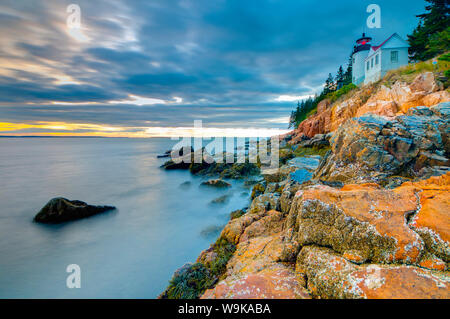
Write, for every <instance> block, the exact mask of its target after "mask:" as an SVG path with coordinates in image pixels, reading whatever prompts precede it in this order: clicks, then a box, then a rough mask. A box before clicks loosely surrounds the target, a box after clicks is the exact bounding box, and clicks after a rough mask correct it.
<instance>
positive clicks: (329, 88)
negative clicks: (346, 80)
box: [323, 73, 335, 95]
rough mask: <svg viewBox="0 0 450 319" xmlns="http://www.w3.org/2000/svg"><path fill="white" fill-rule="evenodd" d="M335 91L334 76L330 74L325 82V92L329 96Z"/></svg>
mask: <svg viewBox="0 0 450 319" xmlns="http://www.w3.org/2000/svg"><path fill="white" fill-rule="evenodd" d="M333 91H335V85H334V79H333V75H331V73H330V74H328V79H327V80H326V81H325V88H324V90H323V92H324V94H325V95H326V94H328V93H331V92H333Z"/></svg>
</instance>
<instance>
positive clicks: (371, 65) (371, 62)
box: [370, 58, 373, 68]
mask: <svg viewBox="0 0 450 319" xmlns="http://www.w3.org/2000/svg"><path fill="white" fill-rule="evenodd" d="M370 67H371V68H373V58H372V59H371V60H370Z"/></svg>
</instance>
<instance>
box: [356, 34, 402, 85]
mask: <svg viewBox="0 0 450 319" xmlns="http://www.w3.org/2000/svg"><path fill="white" fill-rule="evenodd" d="M371 41H372V38H370V37H366V35H365V34H364V33H363V36H362V38H360V39H358V40H357V41H356V44H357V45H356V46H355V47H354V49H353V54H352V59H353V60H352V62H353V74H352V76H353V81H352V82H353V83H354V84H356V85H361V84H363V83H364V84H369V83H373V82H376V81H378V80H380V79H381V78H382V77H383V76H384V75H385V74H386V73H387V72H388V71H389V70H392V69H397V68H399V67H401V66H404V65H407V64H408V48H409V45H408V43H407V42H406V41H405V40H403V39H402V38H401V37H400V36H399V35H398V34H397V33H394V34H393V35H391V36H390V37H389V38H388V39H387V40H386V41H384V42H383V43H382V44H380V45H378V46H372V45H371V44H370V42H371Z"/></svg>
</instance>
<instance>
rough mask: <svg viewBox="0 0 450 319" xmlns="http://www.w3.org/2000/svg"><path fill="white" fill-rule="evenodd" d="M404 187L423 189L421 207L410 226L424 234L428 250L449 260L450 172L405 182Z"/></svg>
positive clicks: (446, 260)
mask: <svg viewBox="0 0 450 319" xmlns="http://www.w3.org/2000/svg"><path fill="white" fill-rule="evenodd" d="M403 187H404V188H416V189H419V190H421V192H420V193H419V198H420V205H421V207H420V210H419V212H418V213H417V214H416V215H415V216H414V218H413V220H412V222H411V223H410V226H411V227H412V228H413V229H414V230H415V231H416V232H418V233H419V234H420V235H421V236H422V238H423V239H424V241H425V244H426V246H427V249H428V250H430V251H431V252H432V253H434V254H435V255H436V256H438V257H440V258H442V259H443V260H444V261H445V262H449V261H450V247H449V243H450V172H449V173H447V174H446V175H443V176H440V177H432V178H430V179H428V180H425V181H421V182H418V183H405V184H404V185H403Z"/></svg>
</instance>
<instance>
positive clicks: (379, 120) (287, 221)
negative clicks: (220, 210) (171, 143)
mask: <svg viewBox="0 0 450 319" xmlns="http://www.w3.org/2000/svg"><path fill="white" fill-rule="evenodd" d="M442 89H443V88H442V85H441V84H440V83H439V82H437V81H436V80H435V79H434V75H433V74H432V73H425V74H422V75H421V76H418V77H416V79H415V80H414V81H413V82H412V84H410V85H407V84H405V83H401V82H397V83H395V84H394V85H393V86H392V87H390V88H388V87H387V86H379V87H376V86H375V85H372V86H367V87H363V88H362V89H360V90H359V91H358V92H356V93H354V94H353V95H352V96H350V97H348V98H347V99H346V100H345V101H341V102H339V103H337V104H335V105H332V104H331V103H329V101H322V102H321V104H319V107H318V112H317V115H315V116H313V117H312V118H310V119H308V120H307V121H305V122H303V123H302V124H301V125H300V127H299V129H298V130H297V131H296V132H294V133H293V134H287V135H285V136H283V137H280V139H281V141H282V144H281V145H285V148H284V149H283V152H282V154H283V156H282V157H283V160H282V161H281V160H280V168H279V169H269V170H263V172H262V173H263V174H262V175H263V178H264V179H263V180H258V181H255V182H254V183H251V184H249V185H254V186H253V190H252V202H251V204H250V206H249V208H248V209H245V210H242V211H239V212H235V213H233V214H232V219H231V220H230V221H229V222H228V224H227V225H226V226H225V228H224V229H223V231H222V233H221V235H220V236H219V239H218V242H219V243H222V244H220V245H219V246H217V245H218V244H217V242H216V244H214V245H213V246H211V248H209V249H208V250H205V251H204V252H202V254H201V255H200V257H199V258H198V260H197V263H198V264H200V265H199V266H198V267H200V268H201V267H206V268H208V267H210V266H209V265H212V264H216V263H219V264H220V272H217V271H216V272H214V276H212V277H211V276H210V277H208V278H209V279H208V280H207V281H206V282H207V283H208V284H207V285H205V284H202V285H201V286H202V287H203V289H202V290H201V291H200V292H198V291H197V292H198V295H199V296H200V297H201V298H205V299H209V298H283V299H288V298H296V299H298V298H371V299H372V298H375V299H377V298H388V299H396V298H402V299H405V298H412V299H417V298H419V299H420V298H440V299H448V298H450V271H449V263H450V160H449V158H450V142H449V141H450V102H448V100H449V96H448V92H447V91H443V90H442ZM446 101H447V102H446ZM328 132H333V133H332V134H329V135H328V134H327V133H328ZM321 134H327V135H321ZM328 143H330V145H331V149H330V150H329V151H328V149H329V148H328V147H327V144H328ZM289 145H292V146H291V147H290V148H289ZM315 147H325V148H324V151H325V152H328V153H326V155H325V156H324V157H323V158H320V156H319V157H316V156H305V155H309V154H311V152H312V151H315V150H314V148H315ZM305 150H307V151H305ZM325 152H323V153H320V155H323V154H324V153H325ZM316 154H318V152H317V153H316ZM293 156H298V157H294V158H292V157H293ZM280 158H281V157H280ZM255 183H256V184H255ZM223 245H225V246H226V247H232V248H233V249H231V250H230V249H228V250H227V252H228V253H227V254H225V256H226V258H225V257H221V254H222V253H220V251H219V250H218V249H217V247H222V246H223ZM201 265H203V266H201ZM208 269H217V267H213V268H211V267H210V268H208Z"/></svg>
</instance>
